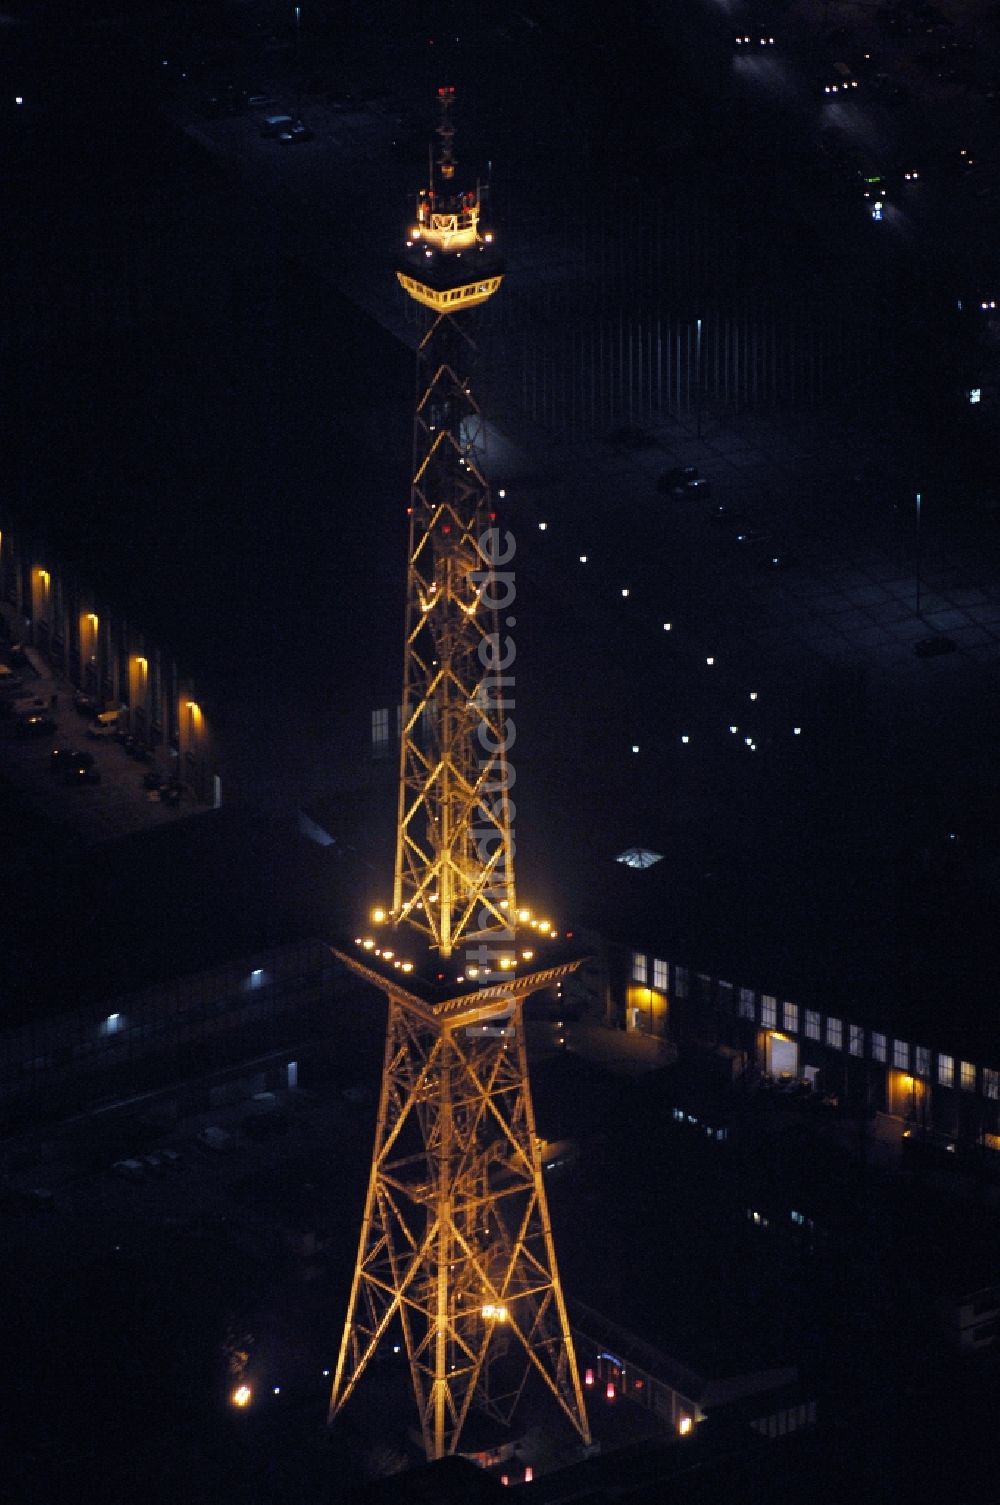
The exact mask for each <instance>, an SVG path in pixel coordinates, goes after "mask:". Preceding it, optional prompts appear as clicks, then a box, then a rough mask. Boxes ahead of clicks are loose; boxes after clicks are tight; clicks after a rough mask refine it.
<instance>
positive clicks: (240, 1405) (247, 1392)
mask: <svg viewBox="0 0 1000 1505" xmlns="http://www.w3.org/2000/svg"><path fill="white" fill-rule="evenodd" d="M229 1399H230V1400H231V1401H232V1403H233V1405H234V1406H235V1407H236V1408H237V1410H240V1411H242V1410H244V1409H245V1408H246V1407H247V1406H249V1404H250V1402H251V1401H252V1400H253V1390H252V1388H251V1387H250V1386H249V1385H237V1386H236V1389H235V1390H234V1391H233V1393H232V1395H231V1396H230V1397H229Z"/></svg>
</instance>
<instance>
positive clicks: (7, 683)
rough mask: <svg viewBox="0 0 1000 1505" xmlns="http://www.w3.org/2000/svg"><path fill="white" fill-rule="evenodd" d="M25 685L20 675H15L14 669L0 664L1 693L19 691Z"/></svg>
mask: <svg viewBox="0 0 1000 1505" xmlns="http://www.w3.org/2000/svg"><path fill="white" fill-rule="evenodd" d="M23 684H24V680H23V679H22V678H21V676H20V674H15V673H14V670H13V669H10V668H8V666H7V665H6V664H0V691H3V692H4V693H7V692H8V691H11V690H19V689H20V688H21V686H22V685H23Z"/></svg>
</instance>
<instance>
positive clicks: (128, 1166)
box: [111, 1160, 146, 1181]
mask: <svg viewBox="0 0 1000 1505" xmlns="http://www.w3.org/2000/svg"><path fill="white" fill-rule="evenodd" d="M111 1169H112V1170H113V1171H114V1173H115V1175H116V1176H122V1177H123V1178H124V1179H125V1180H126V1181H143V1180H145V1176H146V1167H145V1166H144V1165H143V1163H142V1161H141V1160H116V1161H115V1163H114V1165H113V1166H112V1167H111Z"/></svg>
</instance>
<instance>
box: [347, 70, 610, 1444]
mask: <svg viewBox="0 0 1000 1505" xmlns="http://www.w3.org/2000/svg"><path fill="white" fill-rule="evenodd" d="M453 100H454V91H453V90H452V89H442V90H439V104H440V112H441V114H440V123H439V125H438V128H437V132H438V137H439V141H440V151H439V155H438V158H437V161H436V163H435V162H433V161H432V163H431V178H430V184H429V186H428V187H427V188H426V189H422V190H421V192H420V193H419V195H418V198H417V207H416V215H415V220H414V222H413V224H412V226H411V228H410V231H409V235H408V239H407V241H406V247H405V251H404V253H403V255H402V257H401V260H400V264H399V268H398V271H397V275H398V278H399V281H400V283H401V284H402V286H403V288H404V289H405V290H406V292H407V293H408V294H409V296H410V297H411V298H414V299H415V300H416V301H417V303H419V304H421V305H422V306H423V307H424V308H426V309H427V310H429V313H428V315H427V327H426V329H425V330H424V333H423V336H422V338H421V340H420V344H419V351H418V371H419V384H418V395H417V403H416V412H415V422H414V472H413V480H412V484H411V489H410V505H409V568H408V573H407V595H406V628H405V648H404V671H403V700H402V720H401V752H400V772H399V808H398V821H397V833H396V863H395V875H394V889H393V900H392V905H391V907H387V908H386V910H384V911H383V910H376V911H375V912H374V913H373V915H372V924H373V928H372V930H371V933H368V934H364V935H361V936H359V937H358V938H357V941H356V950H355V952H353V953H350V954H348V953H346V952H338V955H339V956H340V957H341V959H342V960H343V961H344V962H346V964H347V965H348V966H350V967H351V968H352V969H353V970H354V971H355V972H357V973H358V974H360V975H361V976H362V977H364V978H365V979H366V980H368V981H369V982H371V983H373V984H375V985H376V986H377V987H378V988H380V989H381V990H382V991H383V992H384V993H385V994H386V997H387V1000H388V1006H389V1007H388V1027H387V1033H386V1044H385V1057H384V1063H383V1071H382V1085H381V1091H380V1094H379V1104H378V1118H377V1124H376V1130H375V1147H374V1154H373V1159H372V1167H371V1174H370V1177H369V1182H368V1192H367V1196H366V1199H365V1207H364V1214H363V1219H362V1228H361V1238H360V1244H359V1249H358V1258H357V1263H356V1266H355V1270H354V1278H353V1282H352V1287H351V1294H350V1301H349V1306H348V1312H347V1319H346V1322H345V1326H344V1334H343V1339H342V1342H341V1347H340V1354H339V1358H338V1362H337V1368H336V1372H335V1375H334V1381H333V1388H332V1393H331V1398H330V1417H331V1419H332V1418H333V1417H334V1416H335V1415H336V1414H337V1412H338V1411H339V1410H340V1408H341V1407H342V1406H343V1405H344V1404H345V1402H346V1401H347V1400H348V1398H349V1396H350V1395H351V1393H352V1391H353V1390H354V1388H355V1386H356V1384H357V1382H358V1380H359V1379H360V1377H361V1375H362V1373H363V1371H364V1370H365V1368H366V1366H367V1364H368V1362H369V1360H370V1359H371V1358H372V1357H373V1356H374V1354H375V1353H376V1351H377V1349H378V1347H379V1345H380V1344H381V1343H382V1342H383V1341H385V1340H387V1339H388V1338H390V1336H391V1335H392V1334H396V1333H398V1332H399V1331H400V1330H401V1333H402V1340H403V1345H402V1346H403V1347H404V1348H405V1352H406V1355H407V1358H408V1361H409V1365H410V1373H411V1378H412V1383H413V1390H414V1395H415V1397H416V1402H417V1408H418V1411H419V1416H420V1424H421V1428H422V1433H423V1439H424V1446H425V1449H426V1453H427V1456H428V1458H439V1457H441V1456H443V1455H445V1454H447V1453H452V1452H454V1451H455V1450H456V1448H457V1446H458V1443H459V1438H460V1436H461V1432H462V1428H463V1426H464V1424H465V1421H466V1417H467V1416H468V1413H469V1410H470V1408H471V1407H472V1406H473V1405H475V1406H477V1407H479V1408H481V1409H483V1410H485V1411H486V1412H487V1413H489V1414H491V1415H493V1416H494V1417H496V1418H497V1419H498V1420H501V1421H504V1422H509V1421H510V1420H511V1418H512V1416H513V1413H514V1410H515V1408H516V1407H517V1404H518V1401H519V1400H520V1399H521V1398H522V1395H523V1394H524V1393H525V1392H526V1389H527V1388H528V1387H529V1386H532V1385H538V1384H540V1386H541V1387H542V1388H543V1389H546V1390H547V1391H548V1392H549V1394H550V1395H551V1396H552V1397H554V1399H555V1401H556V1402H557V1403H558V1405H559V1406H560V1407H561V1409H562V1411H563V1413H564V1414H565V1416H566V1417H567V1418H568V1420H569V1422H570V1423H571V1424H572V1426H573V1427H574V1428H575V1429H576V1431H577V1432H578V1434H579V1435H580V1437H581V1438H582V1439H583V1440H584V1442H588V1441H589V1437H590V1433H589V1428H588V1423H587V1417H586V1411H585V1409H584V1404H583V1394H582V1391H581V1388H580V1379H579V1373H578V1370H577V1365H576V1358H575V1355H574V1351H573V1346H572V1341H571V1338H570V1331H569V1323H568V1320H567V1316H566V1307H565V1303H564V1300H563V1294H562V1290H561V1287H560V1284H559V1275H558V1270H557V1267H556V1259H555V1250H554V1247H553V1242H552V1232H551V1227H550V1223H549V1214H548V1207H547V1203H546V1196H545V1189H544V1186H543V1184H542V1173H541V1163H540V1157H539V1141H538V1138H537V1136H536V1133H535V1122H534V1112H533V1109H532V1103H531V1094H530V1089H529V1084H528V1069H527V1059H526V1054H525V1045H524V1026H523V1018H522V1009H523V1003H524V1000H525V999H526V998H527V997H528V996H529V995H530V994H531V993H533V992H536V991H537V990H538V989H540V988H543V987H548V986H550V985H552V984H554V983H556V982H558V981H559V980H560V979H561V978H563V977H565V976H566V975H567V974H568V973H570V972H571V971H572V970H573V969H574V967H575V966H576V965H577V961H576V960H563V959H561V958H560V957H559V955H558V949H557V947H556V944H555V942H554V939H553V927H552V926H551V925H550V924H549V922H547V921H540V920H538V919H534V920H532V918H531V915H530V912H529V911H527V910H524V909H520V910H519V909H517V908H516V899H515V887H514V862H513V856H514V849H513V841H512V836H511V801H510V798H509V788H510V783H511V778H512V775H511V771H510V768H509V766H508V761H507V747H508V744H509V742H510V740H511V738H512V729H511V724H510V721H509V718H508V708H509V706H510V704H511V697H510V694H509V690H508V686H509V684H510V683H511V682H512V681H511V679H510V673H509V671H510V658H511V652H512V649H511V646H510V639H509V635H508V634H506V633H503V634H501V633H500V632H499V630H498V623H497V612H498V608H499V609H500V610H501V611H502V610H503V608H504V607H505V606H506V604H507V597H508V596H509V593H510V550H511V548H512V544H511V543H510V540H509V537H508V535H506V534H504V533H502V532H501V530H499V529H498V528H497V527H496V526H495V522H494V516H493V513H492V510H491V498H490V490H489V486H488V485H487V483H486V481H485V479H484V477H483V475H482V474H481V472H480V470H479V469H478V465H477V458H476V456H477V439H478V437H479V426H480V415H479V410H478V408H477V406H476V403H475V401H474V399H473V396H472V393H471V383H470V376H469V373H470V370H471V362H472V356H473V354H474V352H475V345H474V342H473V340H472V338H471V334H470V331H469V328H468V318H467V311H468V310H469V309H471V308H474V307H475V306H476V305H478V304H481V303H483V302H485V300H486V299H487V298H489V297H490V296H491V295H492V294H493V293H494V292H496V290H497V288H498V287H499V286H500V282H501V279H502V265H501V261H500V257H499V254H498V251H497V247H496V243H495V240H494V237H493V235H492V233H491V232H490V231H488V230H487V229H486V228H485V227H484V224H483V194H482V190H481V188H480V187H479V185H477V186H476V188H475V189H474V190H469V191H466V192H461V193H460V192H457V191H456V190H455V188H454V186H453V184H454V176H455V165H456V164H455V161H454V158H453V155H452V137H453V129H452V125H451V109H452V105H453ZM435 167H436V169H437V171H436V172H435ZM505 621H506V619H505ZM547 948H555V949H551V952H550V954H549V955H548V956H546V957H545V958H544V960H543V959H542V956H541V952H542V951H543V950H545V949H547ZM536 958H537V960H536Z"/></svg>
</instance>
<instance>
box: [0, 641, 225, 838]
mask: <svg viewBox="0 0 1000 1505" xmlns="http://www.w3.org/2000/svg"><path fill="white" fill-rule="evenodd" d="M9 642H10V640H9V638H0V656H2V655H3V652H4V650H5V649H6V648H9ZM14 672H15V673H16V675H17V677H18V678H19V679H20V681H21V683H20V685H18V686H17V687H16V688H11V689H9V690H5V689H3V688H2V687H0V696H2V698H3V700H4V701H5V702H7V704H6V705H4V706H3V707H2V708H0V709H2V710H3V711H4V713H5V714H2V715H0V778H3V779H5V780H6V781H7V783H8V784H10V785H12V786H13V787H14V788H15V789H16V790H17V793H18V796H19V798H20V799H21V800H23V802H24V804H25V806H26V807H27V808H28V809H30V810H32V811H33V812H34V813H35V814H36V815H38V816H40V817H41V818H42V819H43V820H44V821H45V822H47V823H51V824H54V825H56V826H59V827H61V828H63V829H64V830H65V831H66V832H67V833H71V834H72V835H73V836H75V837H77V838H78V839H80V840H81V841H83V842H84V843H85V844H86V845H92V844H96V843H98V842H104V841H111V840H114V839H115V838H116V837H122V836H129V835H132V834H133V833H135V832H139V831H144V830H148V829H150V828H151V827H156V826H161V825H166V824H169V823H170V822H172V821H176V820H177V819H179V818H183V817H184V816H185V815H191V814H193V813H195V811H196V810H198V809H203V808H204V807H201V806H195V805H194V804H193V802H192V801H191V799H190V797H188V798H185V797H184V795H183V793H181V794H180V796H179V797H178V800H177V802H176V803H171V802H168V801H166V800H164V799H163V798H162V797H161V792H160V788H159V787H149V786H150V785H154V784H157V785H162V784H165V783H166V781H167V778H168V776H169V774H168V770H169V766H170V765H169V761H168V760H167V759H165V758H164V757H163V756H162V749H161V755H160V756H159V757H157V758H156V759H155V760H154V759H152V758H151V759H149V760H148V761H147V760H146V759H142V760H140V759H139V758H137V757H135V756H129V753H128V751H127V748H126V741H125V735H126V734H125V731H124V725H125V723H124V720H123V721H122V722H121V723H119V722H114V723H113V724H112V723H111V720H110V718H106V722H105V726H104V727H103V728H100V729H99V730H98V731H97V735H94V732H95V730H97V729H96V728H95V726H94V721H95V714H94V705H92V704H90V703H89V701H88V703H87V704H85V705H83V706H82V707H81V708H79V709H78V708H77V706H76V704H75V691H74V687H73V686H72V685H71V684H70V683H69V681H68V680H66V679H65V678H63V677H62V676H60V675H58V674H56V673H54V672H53V670H52V669H51V668H50V666H48V665H47V664H46V663H45V661H44V659H43V658H42V657H41V655H40V654H38V653H36V652H35V651H34V650H33V649H30V648H29V649H28V652H27V658H26V662H24V663H19V664H18V666H17V668H16V670H15V671H14ZM56 749H59V750H60V752H61V753H62V756H61V758H59V759H57V760H55V761H54V760H53V752H54V751H55V750H56ZM71 753H77V754H83V755H84V756H83V758H78V757H73V756H70V754H71ZM80 769H84V772H83V773H82V775H81V774H77V773H75V772H74V770H80Z"/></svg>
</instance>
